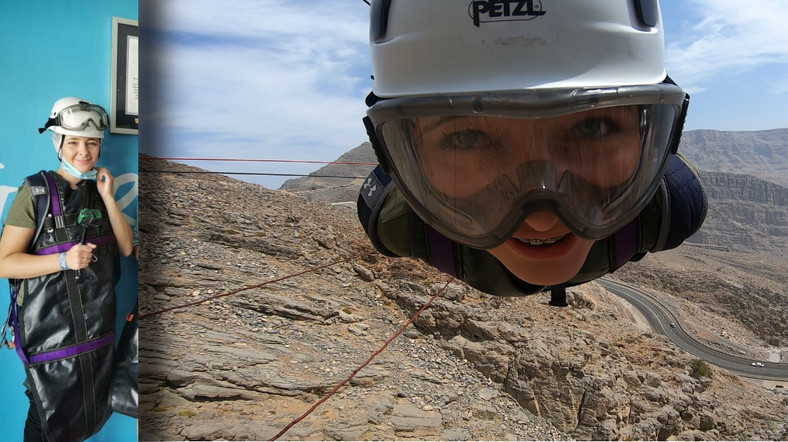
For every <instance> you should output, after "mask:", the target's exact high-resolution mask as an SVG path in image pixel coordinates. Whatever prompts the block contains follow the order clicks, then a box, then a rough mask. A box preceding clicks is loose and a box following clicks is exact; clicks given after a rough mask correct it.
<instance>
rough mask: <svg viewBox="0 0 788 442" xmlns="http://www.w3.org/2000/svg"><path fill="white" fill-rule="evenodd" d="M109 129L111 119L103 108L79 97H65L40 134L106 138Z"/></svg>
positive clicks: (53, 111)
mask: <svg viewBox="0 0 788 442" xmlns="http://www.w3.org/2000/svg"><path fill="white" fill-rule="evenodd" d="M107 127H109V117H108V116H107V111H105V110H104V108H103V107H101V106H99V105H96V104H92V103H90V102H89V101H87V100H83V99H81V98H77V97H64V98H61V99H59V100H57V101H56V102H55V104H54V105H53V106H52V111H51V112H50V113H49V119H48V120H47V122H46V123H45V124H44V127H42V128H39V129H38V132H39V133H44V131H45V130H47V129H48V130H51V131H52V132H54V133H56V134H60V135H73V136H77V137H89V138H104V131H105V130H106V129H107Z"/></svg>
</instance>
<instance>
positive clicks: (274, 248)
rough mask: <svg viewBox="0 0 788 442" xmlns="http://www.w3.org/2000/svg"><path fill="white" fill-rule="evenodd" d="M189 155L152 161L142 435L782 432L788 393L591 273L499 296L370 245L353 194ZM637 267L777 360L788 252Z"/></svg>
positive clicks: (706, 318)
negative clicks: (262, 180) (724, 362)
mask: <svg viewBox="0 0 788 442" xmlns="http://www.w3.org/2000/svg"><path fill="white" fill-rule="evenodd" d="M148 170H158V171H162V170H164V171H170V172H169V173H152V172H147V171H148ZM185 170H189V171H197V170H196V169H195V168H191V167H188V166H184V165H178V164H173V163H167V162H163V161H158V160H156V161H153V160H147V159H144V158H141V159H140V209H139V210H140V229H141V234H142V239H143V249H142V257H141V271H140V314H141V316H140V328H141V331H140V337H141V338H140V361H141V362H140V394H141V396H140V440H215V439H222V440H264V439H269V438H272V437H274V436H275V435H277V433H278V432H280V431H281V430H284V429H286V428H288V425H291V424H292V426H291V427H289V429H287V431H286V432H284V434H283V435H282V437H283V438H284V439H287V440H315V439H331V440H369V439H375V440H377V439H387V440H394V439H396V440H402V439H410V440H414V439H415V440H433V439H442V440H480V439H486V440H492V439H495V440H514V439H520V440H522V439H538V440H566V439H595V440H600V439H609V440H615V439H619V440H621V439H652V440H656V439H660V440H664V439H669V438H674V439H681V440H741V439H770V440H784V439H785V438H787V437H788V426H787V424H786V422H788V396H787V395H785V394H782V392H783V391H784V390H785V388H781V387H778V386H776V385H775V383H774V382H760V381H758V380H753V379H750V380H748V379H744V378H741V377H738V376H736V375H734V374H732V373H730V372H728V371H726V370H724V369H721V368H717V367H714V366H712V367H710V368H709V367H708V366H705V365H704V364H703V363H701V362H698V361H697V360H696V358H694V357H693V356H692V355H690V354H688V353H686V352H684V351H682V350H680V349H679V348H678V347H676V346H675V345H674V344H672V343H671V342H670V341H668V340H667V338H665V337H664V336H661V335H656V334H654V333H653V332H651V331H650V329H649V326H648V324H647V323H646V321H645V320H644V318H643V317H642V316H640V314H639V313H637V312H636V311H634V310H633V309H632V308H631V307H630V306H629V305H628V304H626V303H624V302H623V301H621V300H620V299H618V298H617V297H615V296H613V295H611V294H610V293H609V292H607V291H606V290H605V289H603V288H602V287H601V286H600V285H598V284H596V283H589V284H586V285H584V286H580V287H576V288H572V289H571V290H570V293H569V299H570V307H566V308H555V307H550V306H548V305H547V301H548V296H547V295H536V296H530V297H525V298H496V297H490V296H488V295H485V294H482V293H480V292H477V291H475V290H472V289H470V288H468V287H467V286H465V285H464V284H462V283H459V282H457V281H451V280H450V279H449V278H448V277H447V276H446V275H443V274H440V273H438V272H436V271H434V270H433V269H431V268H429V267H427V266H425V265H423V264H422V263H421V262H418V261H414V260H410V259H406V258H400V259H389V258H386V257H383V256H381V255H380V254H378V253H376V252H375V251H374V249H372V247H371V246H370V244H369V241H368V240H367V238H366V236H365V235H364V233H363V230H362V229H361V227H360V226H359V223H358V221H357V220H356V219H355V213H354V212H353V211H351V210H348V209H347V208H344V207H341V206H340V207H338V206H336V205H331V204H327V203H325V202H321V201H315V200H308V199H305V198H302V197H301V196H299V195H296V194H293V193H291V192H286V191H281V190H280V191H276V190H268V189H265V188H263V187H261V186H257V185H253V184H249V183H243V182H239V181H235V180H233V179H231V178H227V177H223V176H217V175H213V174H197V173H183V174H179V173H178V171H185ZM359 176H361V175H359ZM353 193H355V191H354V192H353ZM353 199H355V196H354V197H353ZM625 269H626V271H623V270H624V269H622V271H620V272H616V274H615V275H614V277H616V278H619V279H621V280H627V281H630V282H633V283H635V284H639V285H641V286H643V287H646V288H647V289H648V290H650V291H653V292H654V293H656V294H658V295H659V296H660V297H662V299H664V300H665V302H667V303H669V304H671V305H672V306H674V307H675V308H676V309H678V310H680V311H681V317H682V321H683V322H684V323H685V324H686V325H687V327H688V328H689V329H691V330H693V332H694V333H695V334H696V336H697V337H698V339H701V340H703V341H706V342H708V343H709V344H710V345H716V346H718V347H719V348H721V349H724V350H726V351H736V352H744V353H745V354H746V355H748V357H753V358H757V359H764V360H766V359H774V358H777V359H778V360H779V359H780V358H782V357H783V356H782V354H784V351H785V350H786V347H788V344H786V335H785V333H786V332H785V331H784V330H783V331H780V332H779V337H778V339H777V341H776V342H771V341H769V339H768V338H769V337H772V336H770V335H769V334H768V332H766V331H765V330H764V329H765V328H767V327H769V326H771V325H774V324H780V323H781V324H783V326H784V324H785V323H786V321H785V319H786V318H785V317H784V315H785V312H786V311H788V309H787V308H786V307H788V305H786V300H787V299H788V294H786V286H787V284H786V279H785V278H786V277H785V275H786V274H788V272H786V270H788V268H786V266H785V263H784V261H782V262H780V261H775V260H773V259H771V257H770V256H769V255H762V254H755V253H741V252H736V253H731V252H726V251H725V250H717V249H713V248H709V247H705V246H692V245H690V246H682V247H680V248H678V249H676V250H674V251H669V252H662V253H658V254H653V255H649V256H647V257H646V258H644V259H643V260H642V261H640V262H639V263H635V264H633V265H632V266H626V267H625ZM709 281H712V282H713V283H712V284H709V283H708V282H709ZM703 287H705V288H703ZM752 293H763V294H764V296H763V297H762V298H761V297H755V296H749V295H751V294H752ZM435 295H438V296H437V297H436V299H435V300H434V301H432V302H431V304H430V305H429V306H428V307H426V308H425V309H424V311H423V312H422V313H421V314H420V315H419V316H418V318H417V319H415V321H414V322H413V324H412V325H409V326H406V325H407V320H408V318H411V317H413V315H414V313H415V312H416V311H417V310H419V309H420V308H422V307H423V306H424V305H426V304H427V303H429V302H430V299H431V298H432V297H433V296H435ZM718 300H719V301H718ZM737 300H738V302H739V303H738V304H737V303H736V302H737ZM742 303H743V304H742ZM729 304H730V305H729ZM742 309H752V310H754V312H752V313H751V314H750V315H746V314H742V313H741V312H739V314H738V316H737V313H736V312H737V310H742ZM780 315H783V316H780ZM743 317H744V318H750V317H758V318H760V320H761V321H768V322H766V324H769V325H767V326H765V327H762V328H758V327H757V326H754V325H753V323H752V321H750V322H747V321H744V320H743V319H742V318H743ZM403 326H405V327H403ZM403 328H404V332H403V333H402V335H400V336H399V337H396V338H394V336H395V333H396V332H397V330H398V329H400V330H401V329H403ZM389 339H391V341H390V343H389V344H388V346H387V347H384V344H385V343H386V342H387V340H389ZM767 341H769V342H767ZM378 352H379V353H378ZM375 355H376V356H375ZM372 356H375V357H374V358H371V357H372ZM365 363H368V365H365V366H364V368H363V369H360V370H359V367H361V366H362V364H365ZM707 369H708V371H707ZM355 370H358V371H357V372H356V374H355V376H354V377H353V378H352V379H351V380H350V381H348V382H347V383H345V384H344V385H343V386H341V387H339V388H337V386H338V385H340V383H341V382H342V381H345V380H347V379H348V377H349V376H350V375H351V374H353V373H354V371H355ZM334 389H336V392H335V394H334V395H333V396H331V397H329V398H328V399H326V400H325V401H324V402H322V403H320V404H319V405H318V404H317V401H318V400H321V398H323V397H324V396H325V395H326V394H327V393H329V392H330V391H332V390H334ZM312 407H314V408H313V411H312V412H311V414H309V415H306V416H304V413H305V412H307V411H308V410H309V409H310V408H312ZM301 417H303V419H302V420H300V421H298V422H295V420H296V419H297V418H298V419H300V418H301Z"/></svg>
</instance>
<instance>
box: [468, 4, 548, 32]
mask: <svg viewBox="0 0 788 442" xmlns="http://www.w3.org/2000/svg"><path fill="white" fill-rule="evenodd" d="M544 14H545V11H544V9H542V2H541V0H476V1H473V2H471V4H470V6H468V15H470V16H471V18H472V19H473V25H474V26H477V27H478V26H479V25H480V24H481V23H490V22H497V21H515V20H533V19H535V18H536V17H539V16H542V15H544Z"/></svg>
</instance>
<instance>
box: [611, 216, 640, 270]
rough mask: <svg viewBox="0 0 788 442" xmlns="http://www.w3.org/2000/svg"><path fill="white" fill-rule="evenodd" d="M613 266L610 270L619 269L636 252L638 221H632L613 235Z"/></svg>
mask: <svg viewBox="0 0 788 442" xmlns="http://www.w3.org/2000/svg"><path fill="white" fill-rule="evenodd" d="M612 239H613V261H614V262H613V264H614V265H615V267H614V268H613V269H612V270H616V269H618V268H621V266H623V265H624V264H626V263H627V262H628V261H629V260H630V259H632V257H633V256H635V253H637V251H638V219H637V217H636V218H635V219H633V220H632V221H631V222H630V223H629V224H627V225H626V226H624V228H622V229H621V230H619V231H617V232H616V233H614V234H613V238H612Z"/></svg>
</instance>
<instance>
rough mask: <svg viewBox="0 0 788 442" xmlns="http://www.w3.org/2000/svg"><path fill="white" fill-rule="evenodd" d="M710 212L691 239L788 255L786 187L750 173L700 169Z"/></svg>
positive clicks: (787, 196)
mask: <svg viewBox="0 0 788 442" xmlns="http://www.w3.org/2000/svg"><path fill="white" fill-rule="evenodd" d="M701 181H702V182H703V185H704V190H705V191H706V193H707V196H708V199H709V212H708V214H707V216H706V221H705V222H704V223H703V227H702V228H701V230H700V231H699V232H698V233H697V234H696V235H695V236H693V237H692V239H691V240H690V241H691V242H695V243H701V244H709V245H715V246H722V247H725V248H727V249H731V250H742V251H746V252H751V251H752V252H764V253H768V254H772V255H774V256H778V257H781V258H782V259H784V258H785V257H788V188H785V187H782V186H779V185H777V184H774V183H771V182H769V181H765V180H761V179H758V178H755V177H753V176H749V175H734V174H730V173H720V172H701Z"/></svg>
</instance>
